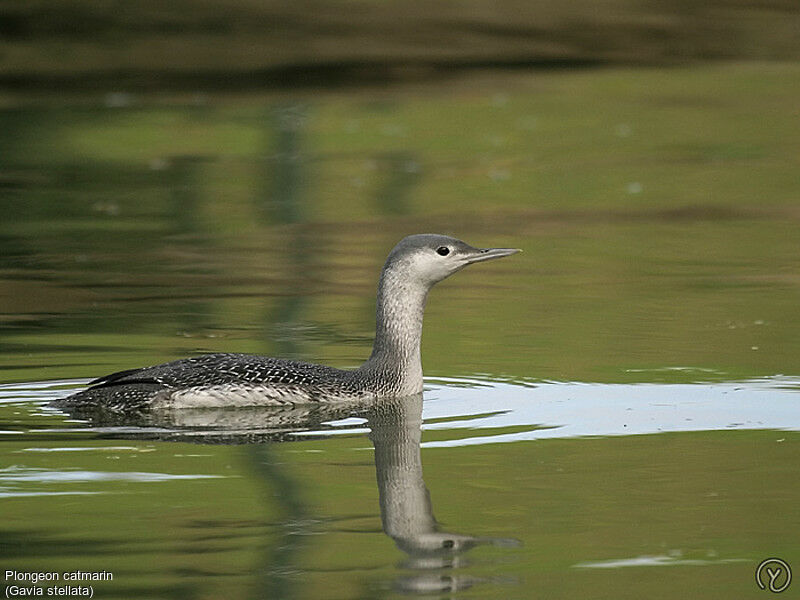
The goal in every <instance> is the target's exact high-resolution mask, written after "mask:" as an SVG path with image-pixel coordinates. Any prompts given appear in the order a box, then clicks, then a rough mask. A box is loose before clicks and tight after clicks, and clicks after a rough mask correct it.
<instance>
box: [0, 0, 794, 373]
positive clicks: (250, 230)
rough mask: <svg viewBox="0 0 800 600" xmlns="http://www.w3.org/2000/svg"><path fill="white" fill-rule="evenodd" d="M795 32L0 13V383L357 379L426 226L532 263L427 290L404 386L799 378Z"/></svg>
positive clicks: (498, 14) (257, 9)
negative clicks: (174, 361) (276, 358)
mask: <svg viewBox="0 0 800 600" xmlns="http://www.w3.org/2000/svg"><path fill="white" fill-rule="evenodd" d="M797 31H800V5H798V4H797V3H796V2H793V1H790V0H763V1H760V2H747V1H744V0H713V1H709V2H701V3H697V2H686V1H683V0H659V1H656V0H652V1H647V0H604V1H602V2H597V1H592V2H584V1H572V2H549V1H541V2H522V1H518V0H502V1H499V2H486V1H483V0H459V1H455V0H454V1H442V2H434V3H431V2H422V1H416V0H413V1H410V2H409V1H406V2H396V1H394V0H341V1H335V0H317V1H305V0H303V1H298V2H256V1H253V0H229V1H225V2H222V1H217V0H173V1H171V2H166V3H165V2H156V1H150V0H139V1H137V2H119V1H112V0H59V1H58V2H53V1H40V0H6V1H5V2H3V3H2V5H0V86H2V88H1V91H0V328H2V337H0V369H2V375H1V377H2V379H3V380H4V381H30V380H42V379H52V378H59V377H87V376H94V375H99V374H101V373H104V372H106V371H108V370H111V369H114V368H128V367H131V366H135V365H138V364H147V363H153V362H158V361H161V360H167V359H169V358H175V357H178V356H183V355H187V354H191V353H194V352H205V351H215V350H232V351H248V352H264V353H270V354H281V355H284V356H290V357H298V358H304V359H308V360H320V361H327V362H329V363H332V364H336V365H338V366H352V365H354V364H358V363H359V362H360V361H361V360H362V359H363V358H364V357H365V356H366V355H367V354H368V353H369V347H370V343H371V336H372V331H373V328H372V327H373V323H372V321H373V318H374V317H373V301H374V300H373V297H374V296H373V294H374V287H375V282H376V279H377V274H378V270H379V269H380V266H381V264H382V261H383V259H384V257H385V255H386V253H387V252H388V250H389V249H390V248H391V247H392V246H393V245H394V243H395V242H396V241H397V240H399V239H400V238H401V237H403V236H404V235H407V234H410V233H417V232H425V231H434V232H441V233H448V234H452V235H455V236H457V237H461V238H463V239H465V240H467V241H469V242H471V243H473V244H475V245H483V246H488V245H499V246H519V247H521V248H523V249H524V250H525V253H524V254H523V255H520V256H518V257H515V258H514V259H513V260H509V261H504V262H503V263H494V264H491V265H482V266H481V267H480V268H475V269H472V270H469V271H467V272H465V273H464V274H461V275H459V276H458V277H457V278H454V279H453V280H450V281H448V282H447V283H445V284H443V285H442V286H440V289H437V291H436V292H435V293H434V296H433V297H432V301H431V303H430V307H429V312H428V323H427V326H426V337H425V344H424V360H425V364H426V373H429V374H434V375H452V374H469V373H490V374H494V375H497V376H507V377H511V378H517V379H519V378H542V379H557V380H565V379H566V380H580V381H585V380H590V381H629V380H634V381H639V380H660V379H662V378H668V379H674V378H678V379H680V378H686V377H689V378H694V377H696V376H697V373H698V372H699V373H723V374H724V376H725V377H750V376H758V375H770V374H776V373H786V372H796V368H797V363H796V357H797V356H798V350H799V348H798V341H797V340H799V339H800V325H798V322H797V319H796V314H797V310H796V309H797V302H798V291H800V259H799V258H798V256H800V253H798V248H800V244H799V242H800V234H798V231H800V228H798V227H797V225H798V218H800V209H798V194H797V190H798V175H797V174H798V159H800V120H798V116H799V115H798V106H800V104H798V102H797V99H798V92H800V65H798V63H797V58H798V55H800V38H799V37H798V36H797ZM456 332H457V333H456ZM688 367H691V369H695V368H699V369H701V371H691V370H690V373H692V374H690V375H685V373H686V372H687V371H686V370H685V369H686V368H688ZM704 376H705V375H704ZM708 376H711V375H708Z"/></svg>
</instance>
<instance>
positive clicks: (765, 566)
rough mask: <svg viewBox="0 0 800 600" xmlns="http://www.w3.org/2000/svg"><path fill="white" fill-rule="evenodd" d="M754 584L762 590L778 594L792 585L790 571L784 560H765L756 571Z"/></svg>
mask: <svg viewBox="0 0 800 600" xmlns="http://www.w3.org/2000/svg"><path fill="white" fill-rule="evenodd" d="M756 583H757V584H758V587H760V588H761V589H762V590H769V591H770V592H773V593H775V594H780V593H781V592H782V591H783V590H785V589H786V588H788V587H789V584H790V583H792V570H791V569H790V568H789V565H788V564H787V562H786V561H785V560H781V559H780V558H767V559H766V560H762V561H761V564H759V565H758V568H757V569H756Z"/></svg>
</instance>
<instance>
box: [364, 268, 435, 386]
mask: <svg viewBox="0 0 800 600" xmlns="http://www.w3.org/2000/svg"><path fill="white" fill-rule="evenodd" d="M428 290H429V287H428V286H427V285H425V284H423V283H421V282H418V281H413V280H409V278H408V276H407V275H406V273H404V272H403V269H402V268H392V266H390V265H387V266H386V267H384V270H383V272H382V273H381V280H380V283H379V284H378V304H377V319H376V325H375V343H374V345H373V347H372V355H371V356H370V357H369V360H367V362H365V363H364V364H363V365H362V366H361V367H360V368H359V369H358V370H359V371H360V372H361V373H366V374H368V375H370V376H371V377H373V378H375V379H377V381H378V383H379V384H380V386H381V387H383V388H386V389H384V390H382V391H387V392H390V393H392V394H395V395H408V394H416V393H419V392H421V391H422V359H421V357H420V344H421V341H422V317H423V313H424V311H425V301H426V299H427V296H428Z"/></svg>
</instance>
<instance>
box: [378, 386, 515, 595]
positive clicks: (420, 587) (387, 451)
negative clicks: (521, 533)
mask: <svg viewBox="0 0 800 600" xmlns="http://www.w3.org/2000/svg"><path fill="white" fill-rule="evenodd" d="M367 422H368V425H369V428H370V434H369V437H370V439H371V440H372V443H373V445H374V446H375V474H376V476H377V480H378V496H379V501H380V507H381V521H382V523H383V530H384V532H386V535H388V536H389V537H391V538H392V539H393V540H394V541H395V543H396V544H397V547H398V548H400V549H401V550H402V551H403V552H405V553H406V554H407V555H408V558H407V559H406V560H405V561H404V563H403V565H402V566H403V567H405V568H407V569H410V570H415V571H419V572H418V573H415V574H413V575H409V576H406V577H402V578H400V579H398V580H397V581H396V582H395V584H396V586H397V587H398V588H400V589H402V590H403V591H407V592H418V593H432V592H442V591H454V590H458V589H463V588H466V587H470V586H472V585H474V584H475V583H477V582H479V581H480V580H478V579H476V578H473V577H469V576H466V575H457V574H454V573H453V572H452V571H449V572H447V574H446V575H441V574H440V573H439V572H438V571H441V570H442V569H455V568H458V567H461V566H464V565H465V564H466V562H465V560H464V557H463V553H464V552H466V551H467V550H469V549H470V548H474V547H475V546H478V545H481V544H491V545H499V546H516V545H518V544H519V542H517V541H516V540H512V539H507V538H491V537H476V536H472V535H467V534H461V533H453V532H448V531H441V530H440V529H439V527H438V525H437V523H436V519H435V517H434V516H433V506H432V504H431V497H430V494H429V493H428V488H427V487H426V486H425V480H424V478H423V475H422V457H421V454H420V442H421V438H422V395H421V394H418V395H416V396H409V397H406V398H397V399H392V400H385V401H382V402H380V403H377V404H375V405H374V406H372V407H371V408H370V409H369V411H368V413H367Z"/></svg>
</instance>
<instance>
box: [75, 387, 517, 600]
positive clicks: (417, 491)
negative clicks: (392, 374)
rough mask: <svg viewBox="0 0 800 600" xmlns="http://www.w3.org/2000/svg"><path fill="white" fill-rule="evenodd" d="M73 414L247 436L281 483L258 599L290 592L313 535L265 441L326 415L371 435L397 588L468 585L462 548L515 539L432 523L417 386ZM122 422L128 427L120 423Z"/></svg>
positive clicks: (226, 440) (193, 435)
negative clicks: (341, 397) (371, 397)
mask: <svg viewBox="0 0 800 600" xmlns="http://www.w3.org/2000/svg"><path fill="white" fill-rule="evenodd" d="M73 416H78V417H80V418H83V419H87V418H88V419H90V420H91V421H92V423H93V425H96V426H98V428H99V429H100V430H101V431H102V433H101V436H102V437H107V438H131V437H134V438H140V439H141V438H145V439H158V440H170V441H192V442H198V443H210V444H247V445H246V446H245V447H246V451H247V455H248V457H249V464H250V468H251V469H252V471H253V473H254V476H255V479H257V480H258V481H260V482H262V484H263V486H264V489H265V490H270V491H271V490H275V489H278V490H280V494H278V496H277V498H278V500H279V502H280V506H281V509H282V512H283V518H282V522H283V523H284V529H285V532H284V534H283V535H282V536H281V541H280V542H279V543H277V544H271V545H270V547H268V548H265V549H264V552H265V554H264V556H263V559H262V561H261V563H262V568H260V569H258V577H259V586H258V587H259V590H260V592H259V596H258V597H262V595H261V592H263V593H264V596H263V597H269V598H278V597H280V598H285V597H292V595H293V594H292V593H291V590H290V589H289V586H290V585H291V578H289V577H287V576H286V573H287V572H291V571H292V565H293V564H294V563H293V560H294V557H296V556H297V555H298V554H299V553H300V552H302V548H303V545H304V543H305V542H304V539H306V536H304V535H298V533H300V534H302V533H303V532H306V533H308V534H310V533H313V532H314V528H315V526H316V525H317V523H318V521H317V520H316V519H315V518H314V515H313V514H312V513H311V512H310V510H309V508H308V507H307V506H306V504H305V502H304V500H303V494H302V486H301V485H299V482H298V481H297V479H296V477H293V476H292V474H290V473H288V472H286V471H285V470H284V469H282V468H281V466H280V463H277V462H276V461H275V460H274V458H273V457H272V455H271V449H272V447H273V446H272V444H271V443H270V442H276V441H289V440H297V439H302V438H303V434H304V432H306V433H308V432H311V431H312V430H314V431H315V432H320V431H325V430H326V429H328V430H333V429H335V428H336V427H337V424H336V423H335V422H332V421H336V420H338V419H343V418H348V417H356V418H362V419H366V425H367V427H368V428H369V430H370V433H369V438H370V440H371V441H372V443H373V445H374V447H375V472H376V480H377V483H378V496H379V500H380V512H381V522H382V524H383V530H384V532H385V533H386V534H387V535H388V536H389V537H390V538H392V540H394V542H395V543H396V544H397V547H398V548H399V549H400V550H402V551H403V552H405V553H406V555H407V557H406V559H405V560H404V561H402V563H401V564H400V565H399V566H400V567H401V568H402V569H404V570H407V571H409V572H410V574H405V575H403V576H401V577H398V578H397V579H396V580H395V581H394V582H393V586H394V587H395V588H396V589H398V590H401V591H404V592H413V593H432V592H434V593H435V592H446V591H455V590H459V589H464V588H467V587H471V586H473V585H475V584H477V583H481V582H484V581H485V580H483V579H480V578H476V577H471V576H469V575H467V574H459V573H457V572H455V571H454V569H458V568H463V567H466V566H467V565H468V564H469V563H468V562H467V561H466V560H465V558H464V553H465V552H467V551H468V550H470V549H472V548H474V547H476V546H480V545H494V546H504V547H515V546H518V545H519V542H518V541H517V540H514V539H508V538H492V537H478V536H473V535H469V534H463V533H454V532H450V531H442V530H440V528H439V526H438V524H437V522H436V518H435V517H434V514H433V506H432V503H431V498H430V494H429V493H428V488H427V487H426V485H425V480H424V477H423V471H422V458H421V453H420V442H421V437H422V394H418V395H415V396H409V397H405V398H396V399H385V400H382V401H380V402H371V403H365V404H360V405H354V404H353V403H347V404H344V405H337V404H330V405H320V404H316V405H306V406H303V405H298V406H294V407H264V408H246V409H189V410H183V409H182V410H171V411H164V412H151V413H147V414H142V413H140V414H136V415H125V416H120V415H117V417H116V418H115V419H114V420H111V419H110V417H109V415H108V414H97V413H95V414H93V415H89V414H87V413H86V412H80V411H78V412H76V413H73ZM126 419H127V420H126ZM110 424H113V425H116V426H117V427H113V428H111V429H106V430H104V431H103V426H106V425H110ZM120 425H129V426H131V427H124V428H120V427H119V426H120ZM142 425H146V426H145V427H141V426H142ZM350 426H352V425H350ZM314 435H317V434H316V433H315V434H314Z"/></svg>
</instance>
